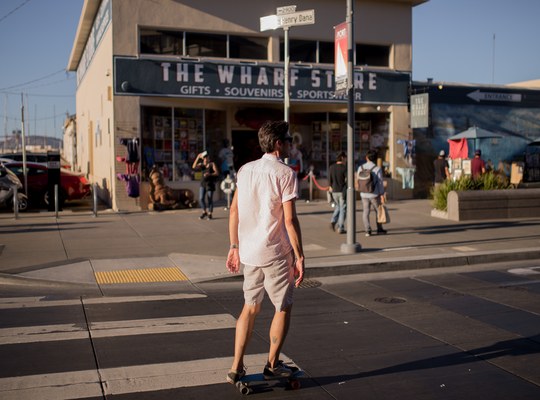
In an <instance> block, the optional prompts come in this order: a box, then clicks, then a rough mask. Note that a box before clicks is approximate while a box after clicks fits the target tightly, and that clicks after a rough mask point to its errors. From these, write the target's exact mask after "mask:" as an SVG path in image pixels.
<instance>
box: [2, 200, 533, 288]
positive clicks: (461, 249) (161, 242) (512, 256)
mask: <svg viewBox="0 0 540 400" xmlns="http://www.w3.org/2000/svg"><path fill="white" fill-rule="evenodd" d="M388 206H389V213H390V216H391V223H390V224H388V225H386V229H387V230H388V234H387V235H384V236H377V235H375V236H371V237H365V236H364V228H363V226H362V214H361V209H360V208H361V203H360V202H357V214H356V216H357V217H356V232H357V234H356V241H357V242H358V243H360V245H361V247H362V249H361V251H360V252H359V253H357V254H343V253H341V250H340V248H341V245H342V244H343V243H345V242H346V240H347V236H346V235H339V234H337V233H334V232H332V231H331V230H330V223H329V222H330V216H331V213H332V208H331V207H330V205H329V204H328V203H326V202H323V201H316V202H311V203H307V202H305V201H298V203H297V210H298V214H299V218H300V224H301V227H302V235H303V243H304V251H305V254H306V269H307V277H308V278H310V277H311V278H314V277H321V276H331V275H343V274H353V273H366V272H383V271H397V270H405V269H419V268H434V267H449V266H462V265H472V264H479V263H492V262H499V261H517V260H524V259H540V219H530V220H525V219H511V220H508V219H499V220H496V219H494V220H489V221H472V222H471V221H467V222H464V223H459V222H455V221H448V220H444V219H439V218H435V217H431V215H430V211H431V205H430V202H429V201H428V200H405V201H392V202H390V203H389V204H388ZM199 215H200V210H199V209H193V210H176V211H166V212H161V213H156V212H137V213H113V212H111V211H104V212H101V213H100V214H99V215H98V217H97V218H96V217H94V216H93V215H92V213H91V212H90V211H82V212H81V211H78V212H73V211H69V210H67V211H63V212H61V213H60V215H59V218H58V219H56V218H55V216H54V213H47V212H43V213H27V214H22V213H21V214H20V215H19V219H18V220H15V219H14V218H13V215H12V214H8V213H6V212H3V213H1V214H0V282H7V281H9V280H10V279H20V278H21V277H23V278H26V279H28V278H30V279H40V280H47V281H61V282H75V283H83V284H92V285H95V284H96V279H97V278H96V277H97V276H98V275H99V273H111V272H112V271H119V270H122V271H128V272H129V271H137V272H141V271H140V270H145V272H149V273H151V274H154V275H155V276H157V280H158V281H160V282H162V281H165V280H166V278H164V276H165V275H166V274H167V273H168V272H170V270H171V268H173V269H175V270H177V269H180V271H181V273H182V274H184V275H185V277H184V278H187V279H189V280H190V281H191V282H201V281H208V280H213V279H223V278H229V277H230V275H229V274H228V273H227V271H226V270H225V258H226V255H227V252H228V245H229V240H228V211H226V210H224V208H223V205H221V206H220V207H216V209H215V210H214V219H213V220H211V221H207V220H204V221H201V220H199V219H198V216H199ZM373 218H374V216H373V214H372V219H373ZM373 226H374V224H373ZM128 275H129V274H128ZM128 278H129V277H128ZM128 278H124V279H128ZM135 279H143V280H142V281H144V278H135ZM148 279H150V280H152V279H154V280H155V278H153V277H150V278H148ZM142 281H141V282H142ZM135 282H139V281H137V280H135Z"/></svg>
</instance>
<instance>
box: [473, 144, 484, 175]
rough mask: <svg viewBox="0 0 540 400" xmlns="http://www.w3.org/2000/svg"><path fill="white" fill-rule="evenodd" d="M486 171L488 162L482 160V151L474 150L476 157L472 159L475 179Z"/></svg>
mask: <svg viewBox="0 0 540 400" xmlns="http://www.w3.org/2000/svg"><path fill="white" fill-rule="evenodd" d="M485 173H486V163H485V162H484V160H482V151H481V150H480V149H478V150H476V151H475V152H474V158H473V159H472V160H471V175H472V178H473V179H476V178H479V177H480V175H483V174H485Z"/></svg>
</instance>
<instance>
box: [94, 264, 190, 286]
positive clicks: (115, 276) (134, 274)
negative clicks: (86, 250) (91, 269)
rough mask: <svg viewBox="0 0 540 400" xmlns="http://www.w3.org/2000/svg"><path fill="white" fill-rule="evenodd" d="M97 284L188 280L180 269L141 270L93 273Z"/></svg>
mask: <svg viewBox="0 0 540 400" xmlns="http://www.w3.org/2000/svg"><path fill="white" fill-rule="evenodd" d="M94 275H95V277H96V281H97V283H99V284H101V285H107V284H115V283H147V282H176V281H187V280H188V278H187V276H186V275H184V273H183V272H182V271H180V268H177V267H169V268H143V269H125V270H118V271H100V272H95V273H94Z"/></svg>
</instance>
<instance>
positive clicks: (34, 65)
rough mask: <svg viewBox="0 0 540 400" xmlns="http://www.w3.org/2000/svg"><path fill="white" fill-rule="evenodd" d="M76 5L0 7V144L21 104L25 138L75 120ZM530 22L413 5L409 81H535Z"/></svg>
mask: <svg viewBox="0 0 540 400" xmlns="http://www.w3.org/2000/svg"><path fill="white" fill-rule="evenodd" d="M216 1H221V0H216ZM342 1H343V3H344V8H345V4H346V2H345V0H342ZM83 2H84V1H83V0H1V1H0V124H1V125H0V138H3V137H4V134H6V133H7V135H10V134H11V132H12V131H13V130H14V129H21V106H22V103H24V107H25V121H26V123H25V130H26V132H27V134H28V135H47V136H55V137H58V138H61V137H62V127H63V123H64V120H65V118H66V114H70V115H71V114H75V90H76V78H75V73H73V72H69V73H68V72H66V68H67V64H68V60H69V56H70V54H71V49H72V47H73V42H74V39H75V33H76V31H77V25H78V22H79V17H80V13H81V10H82V5H83ZM284 4H289V3H287V2H286V1H284ZM538 16H540V0H430V1H428V2H427V3H424V4H421V5H419V6H416V7H415V8H414V9H413V80H416V81H425V80H426V79H427V78H433V79H434V81H437V82H439V81H440V82H459V83H479V84H492V83H494V84H507V83H512V82H520V81H526V80H533V79H540V42H539V38H540V23H538ZM494 37H495V39H494ZM21 97H22V100H21Z"/></svg>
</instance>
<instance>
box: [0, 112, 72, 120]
mask: <svg viewBox="0 0 540 400" xmlns="http://www.w3.org/2000/svg"><path fill="white" fill-rule="evenodd" d="M65 115H66V113H65V112H63V113H61V114H56V115H52V116H50V117H42V118H33V120H35V121H46V120H50V119H54V118H57V117H62V116H65ZM2 118H6V119H8V120H11V121H16V122H20V121H21V117H10V116H8V115H7V116H6V115H0V119H2Z"/></svg>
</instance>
